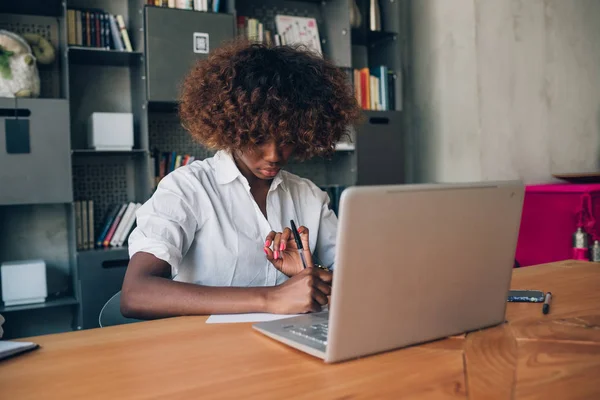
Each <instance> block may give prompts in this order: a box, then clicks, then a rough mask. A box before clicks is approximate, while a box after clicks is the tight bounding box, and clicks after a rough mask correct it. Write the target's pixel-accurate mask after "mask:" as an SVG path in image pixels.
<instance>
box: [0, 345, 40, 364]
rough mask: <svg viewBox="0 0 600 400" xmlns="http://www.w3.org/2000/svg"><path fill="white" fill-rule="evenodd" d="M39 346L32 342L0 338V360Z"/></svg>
mask: <svg viewBox="0 0 600 400" xmlns="http://www.w3.org/2000/svg"><path fill="white" fill-rule="evenodd" d="M38 347H39V346H38V345H37V344H36V343H32V342H11V341H8V340H0V360H2V359H4V358H8V357H12V356H15V355H17V354H20V353H24V352H26V351H30V350H34V349H37V348H38Z"/></svg>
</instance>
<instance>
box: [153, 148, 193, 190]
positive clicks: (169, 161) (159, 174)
mask: <svg viewBox="0 0 600 400" xmlns="http://www.w3.org/2000/svg"><path fill="white" fill-rule="evenodd" d="M195 159H196V158H195V157H194V156H191V155H189V154H177V152H175V151H163V152H160V151H158V150H157V149H155V150H154V151H153V152H152V156H151V161H152V166H153V167H154V174H153V176H154V188H155V189H156V186H158V183H159V182H160V181H161V180H162V178H164V177H165V176H166V175H167V174H169V173H170V172H173V171H174V170H175V169H177V168H179V167H183V166H184V165H187V164H190V163H191V162H192V161H194V160H195Z"/></svg>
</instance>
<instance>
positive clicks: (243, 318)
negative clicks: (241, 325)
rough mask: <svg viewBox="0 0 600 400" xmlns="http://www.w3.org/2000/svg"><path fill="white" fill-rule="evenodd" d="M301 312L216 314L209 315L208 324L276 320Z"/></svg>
mask: <svg viewBox="0 0 600 400" xmlns="http://www.w3.org/2000/svg"><path fill="white" fill-rule="evenodd" d="M296 315H299V314H266V313H250V314H215V315H211V316H210V317H208V319H207V320H206V323H207V324H231V323H238V322H264V321H275V320H277V319H283V318H291V317H295V316H296Z"/></svg>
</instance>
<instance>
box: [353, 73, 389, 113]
mask: <svg viewBox="0 0 600 400" xmlns="http://www.w3.org/2000/svg"><path fill="white" fill-rule="evenodd" d="M352 84H353V87H354V95H355V96H356V101H358V103H359V104H360V106H361V107H362V108H363V109H364V110H375V111H390V110H395V109H396V73H395V72H394V71H393V70H390V69H389V68H388V67H387V66H385V65H379V66H377V67H374V68H370V69H369V68H360V69H354V70H353V82H352Z"/></svg>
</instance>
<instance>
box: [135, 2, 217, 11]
mask: <svg viewBox="0 0 600 400" xmlns="http://www.w3.org/2000/svg"><path fill="white" fill-rule="evenodd" d="M146 4H148V5H149V6H157V7H168V8H179V9H181V10H196V11H212V12H219V6H220V5H221V0H146Z"/></svg>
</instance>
